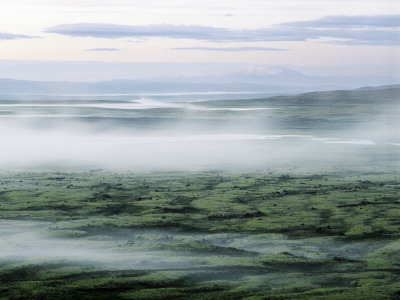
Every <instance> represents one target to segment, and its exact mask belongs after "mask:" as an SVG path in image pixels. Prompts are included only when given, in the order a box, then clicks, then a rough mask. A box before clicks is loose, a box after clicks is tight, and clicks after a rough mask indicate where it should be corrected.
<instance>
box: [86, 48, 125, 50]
mask: <svg viewBox="0 0 400 300" xmlns="http://www.w3.org/2000/svg"><path fill="white" fill-rule="evenodd" d="M85 51H119V49H117V48H92V49H87V50H85Z"/></svg>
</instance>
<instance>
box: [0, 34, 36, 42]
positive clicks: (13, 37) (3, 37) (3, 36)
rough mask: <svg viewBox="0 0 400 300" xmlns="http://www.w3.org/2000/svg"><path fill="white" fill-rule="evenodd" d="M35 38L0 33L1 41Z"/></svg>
mask: <svg viewBox="0 0 400 300" xmlns="http://www.w3.org/2000/svg"><path fill="white" fill-rule="evenodd" d="M33 38H36V37H35V36H29V35H24V34H13V33H4V32H0V40H16V39H33Z"/></svg>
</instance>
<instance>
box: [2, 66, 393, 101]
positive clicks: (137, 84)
mask: <svg viewBox="0 0 400 300" xmlns="http://www.w3.org/2000/svg"><path fill="white" fill-rule="evenodd" d="M396 83H398V82H397V81H396V79H394V78H391V77H385V76H358V77H357V76H354V77H349V76H347V77H339V76H327V77H323V76H309V75H305V74H303V73H300V72H297V71H293V70H290V69H282V68H266V67H257V66H255V67H248V68H245V69H241V70H238V71H235V72H231V73H227V74H219V75H207V76H195V77H184V76H181V77H159V78H150V79H143V80H124V79H122V80H111V81H101V82H70V81H28V80H15V79H8V78H4V79H0V94H1V95H99V94H140V93H155V92H156V93H171V92H214V91H224V92H250V91H251V92H260V93H261V92H262V93H277V94H285V93H301V92H308V91H315V90H332V89H352V88H358V87H362V86H380V85H390V84H396Z"/></svg>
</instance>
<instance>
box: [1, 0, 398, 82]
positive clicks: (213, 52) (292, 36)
mask: <svg viewBox="0 0 400 300" xmlns="http://www.w3.org/2000/svg"><path fill="white" fill-rule="evenodd" d="M399 50H400V1H398V0H332V1H330V0H325V1H321V0H268V1H266V0H265V1H260V0H229V1H228V0H222V1H217V0H213V1H206V0H147V1H143V0H141V1H137V0H1V1H0V67H2V68H3V71H4V72H6V71H7V69H6V68H7V66H8V67H9V66H10V65H13V64H3V65H2V64H1V62H10V61H11V62H13V61H14V62H18V63H19V62H21V61H31V62H37V61H43V62H48V61H54V62H68V61H70V62H75V63H76V62H108V63H147V62H180V63H193V62H194V63H202V62H204V63H205V62H207V63H216V62H218V63H249V64H264V65H270V66H283V65H284V66H290V67H294V68H296V67H302V68H307V67H308V68H310V69H312V68H314V69H316V68H321V67H339V66H340V67H345V66H349V68H350V67H354V68H358V69H359V70H362V69H365V66H366V65H367V66H370V69H369V70H380V71H379V72H380V73H384V72H385V70H387V72H388V75H396V74H393V73H398V71H397V70H398V68H397V66H398V65H400V51H399ZM10 70H11V69H10ZM4 72H3V73H2V72H1V70H0V77H4V76H6V75H7V74H8V73H4ZM10 72H11V71H10ZM13 72H14V73H12V74H14V77H19V78H23V74H22V73H21V74H19V75H18V74H16V73H15V72H17V71H15V70H14V71H13ZM370 72H372V71H370ZM10 74H11V73H10ZM113 76H114V75H113ZM59 79H63V76H62V75H61V72H60V78H59Z"/></svg>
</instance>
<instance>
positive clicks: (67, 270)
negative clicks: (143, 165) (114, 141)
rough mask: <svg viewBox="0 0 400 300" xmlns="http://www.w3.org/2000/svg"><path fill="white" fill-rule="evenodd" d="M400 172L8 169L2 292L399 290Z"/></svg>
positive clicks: (380, 294) (195, 294)
mask: <svg viewBox="0 0 400 300" xmlns="http://www.w3.org/2000/svg"><path fill="white" fill-rule="evenodd" d="M399 176H400V174H399V172H398V171H397V170H393V171H386V172H378V171H373V170H371V169H364V170H360V171H357V172H356V171H349V170H339V169H338V170H332V171H330V172H324V173H320V174H308V175H307V174H301V173H300V172H295V171H291V172H289V173H287V172H283V171H282V170H274V172H254V171H252V172H248V173H243V172H228V171H225V172H211V171H207V172H191V173H185V172H181V173H177V172H158V173H143V174H132V173H111V172H106V171H99V170H93V171H91V172H89V171H88V172H82V171H80V172H44V173H40V172H24V173H21V172H19V173H7V174H2V175H1V178H0V187H1V193H0V205H1V206H0V218H1V219H2V220H3V221H1V223H0V225H1V226H0V228H1V229H2V236H4V237H5V240H4V242H2V245H1V246H2V249H3V250H2V251H3V252H6V255H4V253H3V256H5V257H7V259H4V258H3V259H2V263H1V266H0V282H1V286H0V295H1V296H2V298H5V299H7V298H9V299H54V298H61V299H63V298H64V299H71V298H80V299H109V298H123V299H143V298H151V299H162V298H176V299H188V298H189V299H190V298H194V299H195V298H201V299H216V298H227V299H239V298H246V297H249V299H250V298H251V299H265V298H271V299H285V298H293V299H297V298H301V299H304V298H307V299H326V298H329V299H336V298H337V299H382V298H388V299H390V298H393V299H394V298H396V297H398V296H399V295H400V275H399V271H400V269H399V263H400V242H399V237H400V223H399V217H398V216H399V215H400V177H399ZM24 243H25V244H26V246H24ZM18 245H19V246H18ZM21 248H22V249H23V250H21ZM79 249H80V251H81V252H79V251H78V252H76V253H75V252H74V251H77V250H79ZM7 251H9V252H7Z"/></svg>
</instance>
